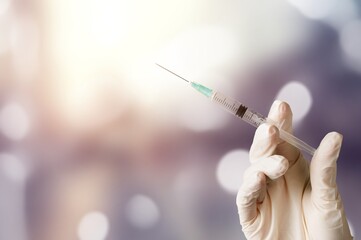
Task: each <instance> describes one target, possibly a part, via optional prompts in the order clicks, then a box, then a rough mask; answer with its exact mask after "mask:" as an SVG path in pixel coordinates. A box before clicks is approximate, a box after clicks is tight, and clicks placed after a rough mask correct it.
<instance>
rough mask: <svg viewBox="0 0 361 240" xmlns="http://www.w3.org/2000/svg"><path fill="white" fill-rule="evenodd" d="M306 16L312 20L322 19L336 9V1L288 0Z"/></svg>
mask: <svg viewBox="0 0 361 240" xmlns="http://www.w3.org/2000/svg"><path fill="white" fill-rule="evenodd" d="M288 1H289V2H290V3H291V4H292V5H293V6H295V7H296V8H297V9H298V10H299V11H300V12H301V13H302V14H303V15H304V16H306V17H308V18H311V19H322V18H325V17H326V16H328V15H329V14H330V12H331V11H332V10H333V9H334V8H335V7H336V3H337V1H336V0H288Z"/></svg>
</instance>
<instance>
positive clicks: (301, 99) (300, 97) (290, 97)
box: [276, 82, 312, 122]
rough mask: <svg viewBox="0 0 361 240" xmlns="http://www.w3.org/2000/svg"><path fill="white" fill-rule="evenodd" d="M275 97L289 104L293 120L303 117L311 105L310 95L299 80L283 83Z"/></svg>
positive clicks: (297, 120)
mask: <svg viewBox="0 0 361 240" xmlns="http://www.w3.org/2000/svg"><path fill="white" fill-rule="evenodd" d="M276 99H278V100H281V101H285V102H287V103H288V104H289V105H290V106H291V109H292V113H293V121H294V122H299V121H300V120H301V119H302V118H304V117H305V116H306V115H307V113H308V112H309V111H310V108H311V106H312V95H311V93H310V91H309V89H308V88H307V87H306V86H305V85H304V84H302V83H301V82H290V83H287V84H286V85H284V86H283V87H282V88H281V90H280V91H279V92H278V94H277V96H276Z"/></svg>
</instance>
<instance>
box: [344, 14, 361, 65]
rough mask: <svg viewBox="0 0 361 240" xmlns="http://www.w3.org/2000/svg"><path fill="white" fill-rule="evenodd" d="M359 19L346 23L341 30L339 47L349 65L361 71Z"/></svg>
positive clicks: (360, 22) (360, 27)
mask: <svg viewBox="0 0 361 240" xmlns="http://www.w3.org/2000/svg"><path fill="white" fill-rule="evenodd" d="M360 42H361V21H354V22H351V23H349V24H347V25H346V26H345V27H344V28H343V29H342V31H341V47H342V49H343V51H344V53H345V55H346V57H347V59H346V60H347V62H348V63H349V65H350V67H352V68H355V70H357V71H359V72H360V71H361V52H360Z"/></svg>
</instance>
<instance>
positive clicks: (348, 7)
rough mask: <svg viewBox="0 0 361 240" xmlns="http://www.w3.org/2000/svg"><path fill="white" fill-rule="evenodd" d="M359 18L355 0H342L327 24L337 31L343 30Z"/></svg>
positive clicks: (327, 19)
mask: <svg viewBox="0 0 361 240" xmlns="http://www.w3.org/2000/svg"><path fill="white" fill-rule="evenodd" d="M357 17H358V8H357V6H356V2H355V1H354V0H342V1H338V2H337V6H336V7H335V8H334V10H333V11H332V12H331V13H330V14H329V16H327V18H326V19H325V20H326V21H327V23H329V24H330V25H331V26H334V27H335V28H336V29H337V30H340V29H342V28H343V27H344V26H345V24H348V23H349V22H351V21H354V20H355V19H357Z"/></svg>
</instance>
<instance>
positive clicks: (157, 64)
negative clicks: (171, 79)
mask: <svg viewBox="0 0 361 240" xmlns="http://www.w3.org/2000/svg"><path fill="white" fill-rule="evenodd" d="M155 64H157V65H158V66H159V67H161V68H163V69H164V70H166V71H168V72H170V73H172V74H173V75H176V76H177V77H179V78H181V79H183V80H184V81H186V82H188V83H189V81H188V80H187V79H185V78H183V77H181V76H179V75H178V74H176V73H174V72H172V71H171V70H169V69H166V68H165V67H163V66H162V65H160V64H158V63H155Z"/></svg>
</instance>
